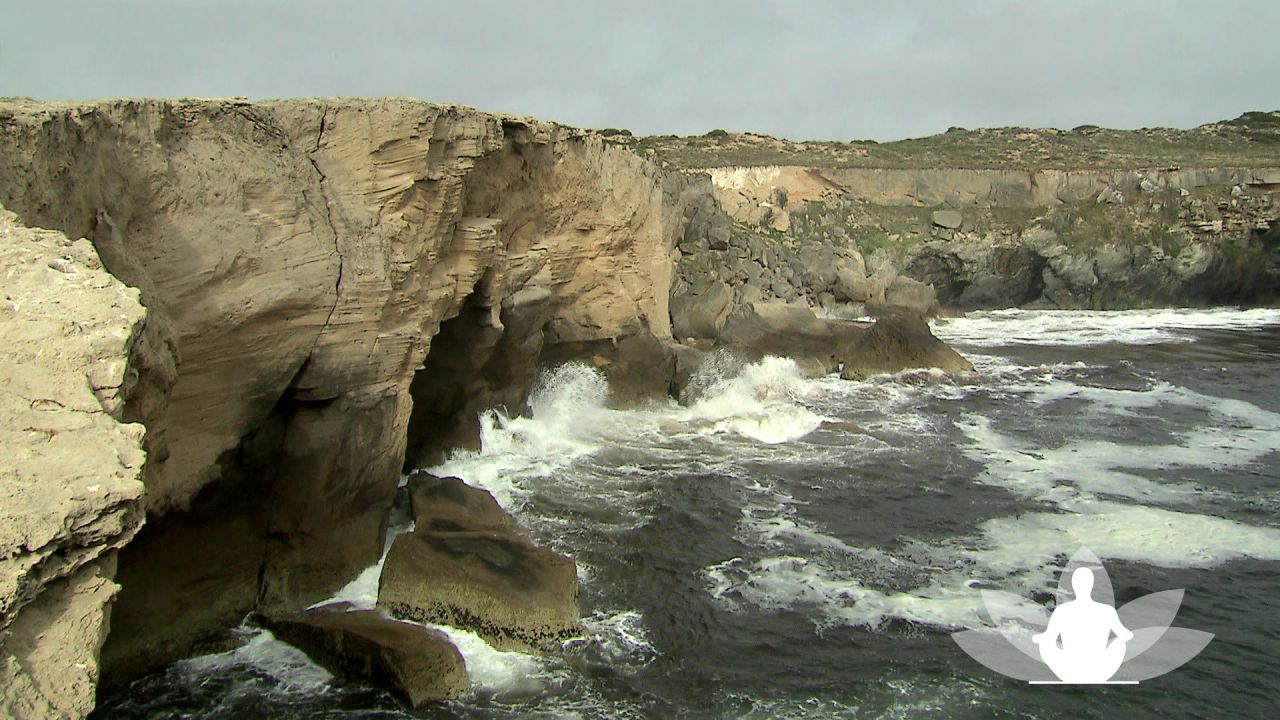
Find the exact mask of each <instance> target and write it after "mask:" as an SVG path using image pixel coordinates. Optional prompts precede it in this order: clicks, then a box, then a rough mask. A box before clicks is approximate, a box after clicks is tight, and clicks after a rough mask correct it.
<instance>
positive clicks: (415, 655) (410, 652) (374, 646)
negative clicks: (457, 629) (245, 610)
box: [262, 607, 470, 708]
mask: <svg viewBox="0 0 1280 720" xmlns="http://www.w3.org/2000/svg"><path fill="white" fill-rule="evenodd" d="M262 623H263V624H264V625H265V626H266V627H267V629H269V630H271V632H272V633H274V634H275V636H276V637H277V638H278V639H280V640H282V641H284V642H287V643H289V644H290V645H293V646H295V647H297V648H298V649H299V650H301V651H303V652H304V653H306V654H307V657H309V658H311V660H312V661H313V662H315V663H316V664H317V665H320V666H322V667H324V668H325V669H326V670H328V671H329V672H331V673H333V674H335V675H339V676H342V677H349V678H354V679H357V680H362V681H367V682H370V683H373V684H375V685H379V686H382V687H386V688H388V689H390V690H391V691H392V692H393V693H395V694H396V695H398V696H399V697H400V698H401V699H403V700H404V701H405V702H406V703H408V704H409V706H410V707H415V708H416V707H421V706H422V705H425V704H427V703H432V702H439V701H441V700H447V699H449V698H452V697H457V696H458V695H461V694H462V693H464V692H466V691H467V689H468V688H469V687H470V681H469V680H468V679H467V666H466V663H465V662H464V661H463V659H462V654H461V653H459V652H458V649H457V648H455V647H454V646H453V643H451V642H450V641H449V638H448V636H446V635H445V634H444V633H442V632H440V631H439V630H432V629H430V628H425V627H422V626H421V625H414V624H412V623H406V622H400V621H398V620H392V619H390V618H387V617H385V616H383V615H382V614H381V613H379V612H377V611H374V610H351V611H347V610H346V608H345V607H339V608H336V609H332V608H331V609H322V610H309V611H307V612H302V613H290V614H281V615H269V616H264V617H263V618H262Z"/></svg>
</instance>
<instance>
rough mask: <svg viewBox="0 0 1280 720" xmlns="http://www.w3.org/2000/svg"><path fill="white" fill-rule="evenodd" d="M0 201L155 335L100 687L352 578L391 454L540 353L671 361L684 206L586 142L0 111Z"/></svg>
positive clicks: (472, 404)
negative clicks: (142, 447)
mask: <svg viewBox="0 0 1280 720" xmlns="http://www.w3.org/2000/svg"><path fill="white" fill-rule="evenodd" d="M0 178H3V180H2V181H0V202H4V203H5V204H7V205H8V206H9V207H10V208H12V209H13V210H14V211H16V212H17V213H18V214H19V215H20V216H21V217H22V218H23V220H24V221H25V222H27V223H28V224H36V225H42V226H47V227H52V228H57V229H59V230H62V231H64V232H66V233H68V234H69V235H70V236H75V237H80V236H84V237H87V238H89V240H90V241H92V243H93V245H94V246H95V247H96V248H97V250H98V253H99V254H100V255H101V257H102V261H103V263H104V264H105V266H106V268H107V269H108V270H109V271H110V272H111V273H112V274H114V275H115V276H116V277H118V278H120V279H122V280H123V281H125V282H126V283H127V284H129V285H130V286H132V287H136V288H138V289H139V290H140V293H141V299H142V303H143V304H144V305H145V306H146V307H147V308H148V310H149V311H150V313H151V317H152V321H151V323H150V327H149V331H148V333H147V335H146V337H145V338H144V340H145V341H144V342H139V343H137V344H136V346H135V347H134V348H133V353H132V358H131V361H132V367H133V368H135V369H136V370H137V372H138V375H139V377H138V380H137V382H136V383H135V384H134V385H133V386H131V387H130V388H128V392H127V393H126V396H127V397H126V398H125V405H124V410H123V412H124V417H125V418H126V419H128V420H131V421H140V422H143V423H145V425H146V427H147V429H148V432H147V437H146V446H147V452H148V454H149V461H148V462H147V464H146V468H145V473H144V480H145V483H146V487H147V495H146V509H147V517H148V524H147V526H146V529H145V530H143V531H142V532H141V533H140V534H139V535H138V537H137V538H136V539H135V540H134V541H133V542H132V543H130V544H129V546H128V547H127V548H126V549H125V551H124V552H123V553H122V554H121V557H120V569H119V580H120V582H121V584H122V585H123V587H124V590H123V591H122V592H121V594H120V596H119V598H118V600H117V603H116V606H115V609H114V611H113V618H112V628H113V632H112V634H111V636H110V638H109V639H108V642H107V645H106V647H105V649H104V652H103V662H104V667H106V676H105V678H104V681H106V682H108V683H118V682H121V681H124V680H127V679H129V678H131V677H134V676H136V675H137V674H138V673H140V672H143V671H145V670H148V669H151V668H154V667H156V666H158V665H159V664H162V663H165V662H167V661H170V660H172V659H174V658H176V657H179V656H181V655H183V654H185V653H188V652H189V651H190V650H191V648H192V647H193V646H194V644H195V643H197V642H199V641H202V640H203V639H205V638H206V637H208V635H209V633H210V632H211V631H213V630H216V629H219V628H223V627H228V626H233V625H235V624H237V623H238V622H239V621H240V619H241V618H242V617H243V616H244V615H245V613H246V612H248V611H249V610H250V609H252V608H254V607H255V606H258V607H278V608H297V607H301V606H305V605H306V604H309V603H311V602H313V601H315V600H317V599H320V598H322V597H324V596H326V595H327V594H329V593H330V592H331V591H332V590H334V589H336V588H337V587H338V586H339V585H341V584H342V583H344V582H346V581H347V580H348V579H350V577H351V576H353V575H354V573H355V572H356V571H357V570H359V569H360V568H363V567H365V566H367V565H369V564H370V563H372V562H373V561H374V560H375V559H376V558H377V556H378V553H379V551H380V549H381V543H382V538H383V534H384V530H385V524H386V517H387V511H388V508H389V507H390V505H391V500H392V496H393V494H394V492H395V488H396V483H397V481H398V478H399V476H400V472H401V469H402V467H403V466H404V465H405V463H406V448H408V447H414V448H417V450H416V451H417V452H421V453H429V452H431V451H432V450H433V448H438V447H440V446H441V445H442V444H452V443H453V442H456V441H458V440H460V439H463V440H464V439H465V436H466V428H464V427H460V425H465V420H459V418H465V417H466V415H467V413H466V412H465V411H468V410H474V409H478V408H479V407H487V406H490V405H494V404H507V405H508V406H512V407H519V406H520V404H521V403H522V402H523V393H524V392H525V391H526V390H527V387H528V385H529V383H530V381H531V380H532V374H533V373H534V371H535V370H536V366H537V363H538V358H539V357H541V356H546V355H547V354H549V353H554V351H555V350H556V348H564V347H568V348H587V347H590V348H591V349H592V351H593V352H595V353H596V354H597V355H598V354H599V353H602V352H604V353H605V354H606V355H607V351H608V349H609V348H611V347H614V346H616V345H619V344H621V343H624V342H626V341H627V340H628V339H629V338H649V339H650V340H651V341H655V342H659V343H661V342H662V341H663V339H665V338H669V336H670V321H669V318H668V309H667V302H668V294H669V287H670V285H671V272H672V261H671V258H672V252H673V251H672V248H673V247H674V244H675V241H676V237H677V235H678V234H679V233H680V232H681V231H682V227H683V223H684V222H685V217H684V213H683V210H682V209H681V207H682V202H683V200H682V195H683V194H686V193H687V186H688V184H689V181H688V180H687V179H685V178H682V177H679V176H677V175H667V174H664V173H662V172H660V171H659V170H658V169H657V168H656V167H655V166H653V165H652V164H651V163H648V162H646V161H644V160H642V159H640V158H638V157H637V156H635V155H634V154H633V153H632V152H631V151H629V150H628V149H625V148H618V147H615V146H612V145H610V144H607V143H606V142H604V141H603V140H602V139H600V138H599V137H598V136H595V135H591V134H588V133H584V132H581V131H577V130H573V129H570V128H566V127H562V126H559V125H555V124H551V123H546V122H539V121H534V120H531V119H526V118H515V117H505V116H499V115H492V114H485V113H481V112H477V111H474V110H471V109H467V108H461V107H452V106H440V105H432V104H428V103H424V102H419V101H413V100H397V99H392V100H376V101H375V100H307V101H284V102H264V103H248V102H243V101H236V100H225V101H223V100H214V101H181V102H169V101H110V102H101V103H93V104H87V105H75V106H72V105H53V104H36V103H27V102H23V101H19V102H14V103H8V104H2V105H0ZM429 352H430V357H429V358H428V353H429ZM606 360H607V358H606ZM664 387H665V386H664ZM411 406H415V407H416V408H417V411H416V412H411V410H410V408H411ZM471 422H474V417H473V416H472V418H471ZM441 437H447V439H448V442H441V441H440V440H439V439H440V438H441ZM116 534H117V535H123V534H124V532H123V530H121V531H119V532H117V533H116Z"/></svg>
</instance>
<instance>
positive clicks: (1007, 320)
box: [933, 308, 1280, 347]
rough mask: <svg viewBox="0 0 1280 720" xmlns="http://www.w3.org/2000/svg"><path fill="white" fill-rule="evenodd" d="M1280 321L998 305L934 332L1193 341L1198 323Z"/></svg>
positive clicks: (1013, 338)
mask: <svg viewBox="0 0 1280 720" xmlns="http://www.w3.org/2000/svg"><path fill="white" fill-rule="evenodd" d="M1277 324H1280V309H1276V308H1258V309H1253V310H1237V309H1234V308H1214V309H1210V310H1117V311H1096V310H1018V309H1014V310H992V311H987V312H975V313H971V314H969V315H968V316H966V317H963V318H953V319H947V320H942V321H938V322H936V323H935V324H934V326H933V333H934V334H935V335H937V336H938V337H940V338H942V339H943V340H945V341H946V342H948V343H953V344H958V345H966V346H973V347H994V346H1002V345H1098V344H1104V343H1124V344H1131V345H1151V344H1157V343H1178V342H1191V341H1193V340H1194V337H1193V335H1192V334H1191V333H1190V332H1188V331H1192V330H1197V329H1226V328H1253V327H1261V326H1265V325H1277Z"/></svg>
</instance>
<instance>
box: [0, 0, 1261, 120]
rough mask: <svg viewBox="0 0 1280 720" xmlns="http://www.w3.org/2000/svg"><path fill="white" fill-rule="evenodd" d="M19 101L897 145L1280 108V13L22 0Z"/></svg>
mask: <svg viewBox="0 0 1280 720" xmlns="http://www.w3.org/2000/svg"><path fill="white" fill-rule="evenodd" d="M9 5H10V7H9V8H7V9H6V10H5V12H4V14H5V16H6V20H7V23H6V24H7V25H8V26H9V28H8V31H7V32H6V37H5V41H4V42H3V43H0V94H5V95H31V96H34V97H40V98H49V99H55V98H92V97H108V96H121V95H125V96H219V95H248V96H250V97H254V98H266V97H292V96H302V95H412V96H417V97H422V98H425V99H428V100H434V101H441V102H461V103H465V104H469V105H475V106H477V107H480V108H484V109H488V110H498V111H506V112H516V113H522V114H530V115H537V116H540V117H545V118H550V119H555V120H560V121H563V122H567V123H570V124H574V125H582V126H589V127H605V126H611V127H630V128H632V129H633V130H635V131H637V132H641V133H668V132H670V133H681V134H684V133H701V132H705V131H706V130H709V129H711V128H716V127H723V128H727V129H734V130H754V131H758V132H767V133H770V134H775V135H783V136H788V137H794V138H800V139H806V138H832V139H852V138H876V139H889V138H897V137H906V136H914V135H923V134H929V133H934V132H939V131H941V130H944V129H946V128H947V127H948V126H951V125H960V126H966V127H981V126H999V125H1034V126H1058V127H1071V126H1074V125H1078V124H1082V123H1086V122H1088V123H1096V124H1101V125H1110V126H1118V127H1139V126H1144V125H1172V126H1182V127H1185V126H1191V125H1195V124H1199V123H1203V122H1207V121H1210V120H1215V119H1221V118H1224V117H1231V116H1234V115H1237V114H1239V113H1240V112H1243V111H1245V110H1252V109H1276V108H1277V107H1280V98H1278V97H1277V95H1276V93H1275V91H1274V87H1275V78H1276V77H1277V75H1280V72H1278V71H1280V44H1277V43H1275V42H1273V40H1272V38H1271V37H1269V34H1270V32H1271V29H1272V28H1274V27H1277V26H1280V4H1276V3H1272V2H1235V3H1222V4H1218V5H1216V6H1215V5H1211V4H1208V3H1203V2H1161V3H1137V2H1133V3H1129V2H1070V3H1040V2H1003V1H1002V2H917V3H901V4H894V5H893V6H891V5H890V4H889V3H883V2H881V3H854V2H834V1H833V2H827V1H821V0H810V1H808V2H782V1H781V0H775V1H774V2H720V1H717V2H711V1H708V2H695V1H689V0H685V1H681V0H660V1H655V2H648V3H628V4H621V3H606V2H599V1H590V2H587V1H580V2H570V1H559V0H543V1H542V2H537V3H532V2H496V1H493V0H485V1H474V2H463V1H458V0H455V1H453V2H421V1H414V0H384V1H381V2H378V1H372V0H371V1H369V2H361V3H346V2H333V1H331V0H330V1H326V0H310V1H308V2H295V1H286V0H273V1H272V0H268V1H263V0H259V1H258V2H244V1H240V0H236V1H229V2H221V3H218V2H212V1H209V2H199V3H197V2H181V1H174V0H169V1H168V2H161V1H158V0H116V1H114V2H110V1H107V0H61V1H60V2H58V3H41V2H25V3H15V2H10V3H9Z"/></svg>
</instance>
